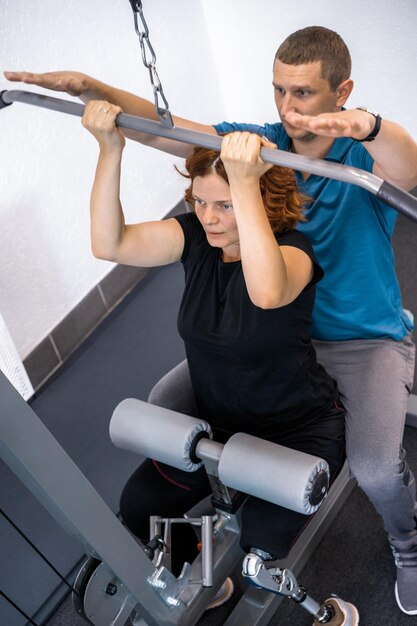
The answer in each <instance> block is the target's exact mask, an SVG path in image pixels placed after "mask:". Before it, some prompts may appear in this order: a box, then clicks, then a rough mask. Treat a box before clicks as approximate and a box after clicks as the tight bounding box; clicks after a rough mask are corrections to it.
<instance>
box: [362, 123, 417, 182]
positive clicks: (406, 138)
mask: <svg viewBox="0 0 417 626" xmlns="http://www.w3.org/2000/svg"><path fill="white" fill-rule="evenodd" d="M363 145H364V146H365V148H366V149H367V150H368V152H369V154H370V155H371V156H372V157H373V158H374V161H375V163H374V170H373V171H374V174H376V175H377V176H380V177H381V178H384V179H385V180H389V181H390V182H392V183H393V184H395V185H397V186H398V187H401V188H402V189H405V190H407V191H409V190H411V189H414V187H416V186H417V143H416V142H415V141H414V140H413V138H412V137H411V135H409V134H408V132H407V131H406V130H404V128H402V127H401V126H399V125H398V124H395V123H394V122H390V121H388V120H382V123H381V130H380V131H379V133H378V135H377V137H376V138H375V140H374V141H372V142H369V143H364V144H363Z"/></svg>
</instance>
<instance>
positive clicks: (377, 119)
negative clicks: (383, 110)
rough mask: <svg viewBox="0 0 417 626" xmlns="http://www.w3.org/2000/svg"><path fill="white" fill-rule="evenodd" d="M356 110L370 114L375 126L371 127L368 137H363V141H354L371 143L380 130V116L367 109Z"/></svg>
mask: <svg viewBox="0 0 417 626" xmlns="http://www.w3.org/2000/svg"><path fill="white" fill-rule="evenodd" d="M356 108H357V109H358V111H365V113H370V114H371V115H373V116H374V118H375V126H374V127H373V129H372V130H371V132H370V133H369V135H368V136H367V137H365V139H356V141H360V142H361V143H362V142H364V141H373V140H374V139H375V137H376V136H377V134H378V133H379V131H380V130H381V122H382V117H381V116H380V114H379V113H377V112H376V111H371V110H370V109H368V108H367V107H356Z"/></svg>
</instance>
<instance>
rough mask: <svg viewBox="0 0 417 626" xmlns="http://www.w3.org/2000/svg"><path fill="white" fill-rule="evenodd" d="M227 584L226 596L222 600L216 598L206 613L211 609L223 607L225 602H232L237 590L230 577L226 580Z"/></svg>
mask: <svg viewBox="0 0 417 626" xmlns="http://www.w3.org/2000/svg"><path fill="white" fill-rule="evenodd" d="M225 583H226V590H225V592H224V594H223V595H222V596H221V597H220V598H216V599H215V600H213V602H211V604H209V605H208V607H207V608H206V611H210V610H211V609H217V608H218V607H219V606H222V605H223V604H224V603H225V602H227V601H228V600H230V598H231V597H232V595H233V592H234V590H235V587H234V584H233V581H232V579H231V578H229V577H228V578H226V580H225Z"/></svg>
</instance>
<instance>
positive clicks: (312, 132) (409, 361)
mask: <svg viewBox="0 0 417 626" xmlns="http://www.w3.org/2000/svg"><path fill="white" fill-rule="evenodd" d="M350 70H351V61H350V55H349V51H348V49H347V47H346V45H345V43H344V42H343V40H342V39H341V38H340V36H339V35H338V34H337V33H335V32H333V31H331V30H328V29H326V28H322V27H309V28H305V29H302V30H300V31H297V32H295V33H293V34H292V35H290V36H289V37H288V38H287V39H286V40H285V41H284V42H283V44H282V45H281V46H280V47H279V49H278V52H277V54H276V57H275V61H274V68H273V86H274V93H275V102H276V105H277V109H278V113H279V116H280V119H281V123H275V124H265V125H264V126H262V127H259V126H254V125H247V124H243V125H242V124H237V125H236V124H227V123H223V124H220V125H217V126H215V127H212V126H206V125H202V124H197V123H194V122H190V121H189V120H184V119H181V118H178V117H174V122H175V124H176V125H177V126H183V127H186V128H192V129H194V130H199V131H203V132H207V133H215V132H219V133H225V132H232V131H241V130H251V131H253V132H257V133H259V134H261V135H264V136H265V137H267V138H268V139H269V140H271V141H273V142H274V143H276V144H277V145H278V147H279V148H280V149H282V150H290V151H292V152H295V153H298V154H302V155H305V156H308V157H312V158H322V159H329V160H330V161H333V162H334V161H336V162H339V163H342V164H345V165H352V166H355V167H359V168H361V169H364V170H367V171H370V172H373V173H374V174H376V175H378V176H380V177H381V178H384V179H386V180H389V181H390V182H392V183H393V184H395V185H397V186H398V187H401V188H402V189H406V190H410V189H413V188H414V187H415V186H416V185H417V144H416V143H415V142H414V141H413V139H412V138H411V137H410V135H409V134H408V133H407V132H406V131H405V130H404V129H402V128H401V127H400V126H398V125H397V124H395V123H393V122H389V121H387V120H385V119H382V120H381V117H380V116H379V115H378V114H377V113H374V112H370V111H368V110H367V109H364V108H361V109H348V110H345V109H344V105H345V104H346V102H347V100H348V97H349V95H350V94H351V92H352V89H353V81H352V80H351V78H350ZM5 75H6V78H8V79H10V80H21V81H23V82H25V83H29V84H37V85H40V86H43V87H48V88H51V89H56V90H58V91H66V92H67V93H69V94H71V95H76V96H79V97H81V99H83V100H84V101H88V100H91V99H105V100H108V101H110V102H113V103H116V104H119V105H120V106H121V107H122V109H123V110H124V111H125V112H126V113H131V114H136V115H140V116H144V117H149V118H153V119H157V116H156V114H155V111H154V108H153V105H152V104H151V103H150V102H147V101H146V100H143V99H142V98H138V97H137V96H134V95H132V94H129V93H127V92H124V91H121V90H118V89H115V88H112V87H109V86H107V85H104V84H103V83H100V82H99V81H97V80H95V79H92V78H91V77H87V76H85V75H83V74H77V73H73V72H53V73H50V74H28V73H15V72H6V73H5ZM126 134H127V135H128V136H129V137H131V138H133V139H136V140H139V141H143V142H145V143H147V144H148V145H153V146H154V147H156V148H159V149H162V150H165V151H168V152H172V153H174V154H177V155H179V156H186V155H187V153H188V152H189V150H190V146H185V145H181V146H178V144H177V143H175V142H170V141H169V140H165V139H160V138H152V137H151V138H150V137H147V136H145V135H143V134H141V133H137V132H133V131H128V132H126ZM297 178H298V182H299V185H300V188H301V191H302V192H303V193H305V194H306V195H307V196H309V197H310V198H312V202H311V203H310V204H309V205H308V206H307V208H306V217H307V222H306V223H305V224H301V225H300V226H299V228H300V230H302V231H303V232H305V233H306V235H307V236H308V237H309V239H310V241H311V243H312V244H313V248H314V251H315V253H316V256H317V258H318V260H319V263H320V264H321V266H322V267H323V269H324V270H325V277H324V279H323V280H322V281H321V283H319V285H318V286H317V298H316V305H315V310H314V317H313V326H312V336H313V338H314V339H315V340H316V341H315V347H316V350H317V353H318V360H319V361H320V362H321V363H322V364H323V365H324V366H325V368H326V369H327V371H328V372H329V373H330V374H331V375H332V376H333V377H334V378H335V379H336V380H337V382H338V386H339V389H340V392H341V398H342V400H343V402H344V404H345V408H346V412H347V415H346V420H347V455H348V460H349V465H350V469H351V472H352V474H353V475H354V476H355V478H356V479H357V481H358V484H359V485H360V486H361V488H362V489H363V490H364V491H365V492H366V494H367V495H368V497H369V498H370V500H371V501H372V503H373V504H374V506H375V508H376V509H377V511H378V512H379V513H380V515H381V516H382V518H383V521H384V525H385V529H386V531H387V533H388V535H389V541H390V544H391V547H392V549H393V552H394V555H395V560H396V565H397V582H396V588H395V594H396V599H397V602H398V605H399V607H400V609H401V610H402V611H403V612H405V613H407V614H410V615H417V520H416V515H417V507H416V493H415V481H414V477H413V475H412V473H411V472H410V470H409V468H408V465H407V463H406V460H405V452H404V450H403V449H402V437H403V430H404V421H405V410H406V400H407V396H408V394H409V392H410V389H411V387H412V381H413V375H414V353H415V347H414V344H413V342H412V339H411V331H412V328H413V324H412V320H411V318H410V316H409V315H408V314H407V313H406V312H405V311H404V310H403V308H402V304H401V296H400V291H399V286H398V282H397V279H396V276H395V271H394V264H393V255H392V249H391V235H392V231H393V228H394V223H395V218H396V213H395V211H393V210H392V209H390V208H389V207H387V206H386V205H384V204H383V203H381V202H380V201H379V200H377V199H376V198H375V197H374V196H373V195H371V194H369V193H368V192H367V191H365V190H363V189H361V188H359V187H356V186H352V185H347V184H345V183H341V182H339V181H335V180H330V179H325V178H323V177H319V176H316V175H307V174H301V173H297ZM180 381H181V383H182V391H183V395H185V402H189V401H191V400H192V398H191V396H190V395H187V389H188V382H187V381H188V373H187V365H186V363H183V364H180V366H178V367H177V368H176V369H175V370H173V372H172V373H170V374H168V376H167V377H165V379H163V381H161V383H159V384H158V386H157V388H156V389H155V391H154V393H153V398H152V401H155V402H157V403H159V404H164V405H165V406H166V405H168V406H170V408H174V409H176V410H185V409H184V405H181V406H178V403H179V402H180V401H181V402H182V400H183V398H179V397H177V398H176V404H175V406H173V402H172V401H171V398H172V394H173V390H176V392H177V393H178V387H177V385H178V384H179V382H180Z"/></svg>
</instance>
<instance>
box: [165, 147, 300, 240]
mask: <svg viewBox="0 0 417 626" xmlns="http://www.w3.org/2000/svg"><path fill="white" fill-rule="evenodd" d="M176 169H177V171H178V172H179V174H181V176H184V178H188V179H190V181H191V185H190V186H189V187H188V189H186V191H185V200H186V201H187V202H189V203H190V204H193V203H194V199H193V196H192V183H193V180H194V178H196V177H197V176H207V174H212V173H213V172H215V173H216V174H218V175H219V176H221V177H222V178H223V180H225V181H226V182H227V184H229V180H228V178H227V173H226V169H225V167H224V165H223V161H222V160H221V159H220V153H219V152H216V151H215V150H210V149H208V148H195V149H194V152H193V154H192V155H191V156H189V157H188V159H187V160H186V162H185V169H186V172H187V173H185V174H184V173H183V172H180V171H179V170H178V168H176ZM259 186H260V190H261V195H262V200H263V203H264V207H265V211H266V214H267V216H268V220H269V223H270V225H271V228H272V230H273V232H276V233H281V232H284V231H286V230H293V229H294V228H295V227H296V225H297V222H304V221H305V220H306V218H305V217H304V214H303V206H304V204H305V202H306V200H307V197H306V196H304V195H303V194H302V193H301V192H300V191H299V190H298V188H297V184H296V180H295V175H294V172H293V170H291V169H289V168H286V167H281V166H277V165H274V166H273V167H271V169H269V170H268V171H267V172H266V173H265V174H263V176H261V178H260V179H259Z"/></svg>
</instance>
